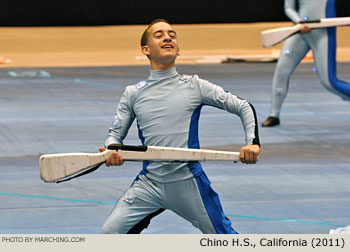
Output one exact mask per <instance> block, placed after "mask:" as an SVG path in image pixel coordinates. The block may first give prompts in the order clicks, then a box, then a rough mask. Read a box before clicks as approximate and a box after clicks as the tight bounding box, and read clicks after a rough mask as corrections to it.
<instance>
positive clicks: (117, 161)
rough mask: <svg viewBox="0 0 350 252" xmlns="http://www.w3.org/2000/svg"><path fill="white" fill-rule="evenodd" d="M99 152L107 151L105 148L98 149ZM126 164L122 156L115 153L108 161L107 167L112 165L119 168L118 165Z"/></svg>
mask: <svg viewBox="0 0 350 252" xmlns="http://www.w3.org/2000/svg"><path fill="white" fill-rule="evenodd" d="M98 150H99V151H100V152H103V151H105V150H106V148H104V147H100V148H98ZM123 163H124V160H123V158H122V156H120V155H119V154H118V152H113V153H112V155H111V156H110V157H109V158H107V159H106V166H108V167H109V166H111V165H115V166H118V165H122V164H123Z"/></svg>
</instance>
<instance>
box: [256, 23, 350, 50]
mask: <svg viewBox="0 0 350 252" xmlns="http://www.w3.org/2000/svg"><path fill="white" fill-rule="evenodd" d="M304 25H307V26H309V27H310V28H311V29H315V28H326V27H333V26H343V25H350V17H341V18H322V19H319V20H310V21H305V22H303V23H299V24H296V25H294V26H291V27H282V28H276V29H271V30H266V31H262V32H261V40H262V44H263V47H270V46H273V45H276V44H278V43H280V42H281V41H283V40H285V39H286V38H288V37H290V36H292V35H293V34H295V33H297V32H299V31H300V30H301V29H302V28H303V26H304Z"/></svg>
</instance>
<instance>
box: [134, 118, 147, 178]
mask: <svg viewBox="0 0 350 252" xmlns="http://www.w3.org/2000/svg"><path fill="white" fill-rule="evenodd" d="M137 129H138V133H139V138H140V140H141V143H142V145H145V138H144V137H143V134H142V130H141V129H140V125H139V123H138V122H137ZM148 165H149V161H143V162H142V170H141V171H140V173H139V175H138V176H137V177H136V179H135V180H137V179H138V177H139V176H140V175H145V174H147V167H148Z"/></svg>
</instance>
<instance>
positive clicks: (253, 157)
mask: <svg viewBox="0 0 350 252" xmlns="http://www.w3.org/2000/svg"><path fill="white" fill-rule="evenodd" d="M259 153H260V147H259V145H257V144H248V145H246V146H243V147H242V148H241V150H240V151H239V158H240V159H241V162H242V163H246V164H255V163H256V162H257V161H258V157H259Z"/></svg>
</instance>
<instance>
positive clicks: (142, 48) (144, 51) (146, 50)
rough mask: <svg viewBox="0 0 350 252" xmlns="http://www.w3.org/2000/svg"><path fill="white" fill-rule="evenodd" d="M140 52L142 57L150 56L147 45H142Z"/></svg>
mask: <svg viewBox="0 0 350 252" xmlns="http://www.w3.org/2000/svg"><path fill="white" fill-rule="evenodd" d="M141 51H142V53H143V54H144V55H146V56H147V57H148V55H150V50H149V47H148V45H144V46H142V47H141Z"/></svg>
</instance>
